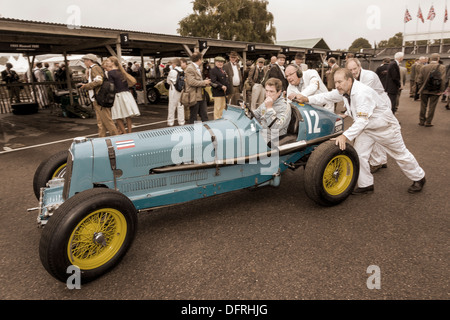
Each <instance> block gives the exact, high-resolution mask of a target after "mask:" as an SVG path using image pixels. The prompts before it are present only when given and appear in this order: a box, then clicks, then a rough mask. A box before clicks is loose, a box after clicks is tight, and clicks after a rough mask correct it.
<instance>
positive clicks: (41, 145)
mask: <svg viewBox="0 0 450 320" xmlns="http://www.w3.org/2000/svg"><path fill="white" fill-rule="evenodd" d="M165 122H167V120H162V121H157V122H151V123H146V124H141V125H137V126H133V128H140V127H146V126H153V125H156V124H160V123H165ZM94 136H98V134H97V133H94V134H89V135H86V136H84V137H94ZM72 140H73V138H69V139H63V140H58V141H52V142H47V143H41V144H36V145H33V146H26V147H22V148H17V149H10V150H4V151H0V154H4V153H10V152H14V151H21V150H26V149H32V148H39V147H44V146H48V145H51V144H57V143H61V142H67V141H72Z"/></svg>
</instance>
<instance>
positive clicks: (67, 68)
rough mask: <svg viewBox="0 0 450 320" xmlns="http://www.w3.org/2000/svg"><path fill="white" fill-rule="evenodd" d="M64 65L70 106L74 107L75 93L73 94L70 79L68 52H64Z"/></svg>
mask: <svg viewBox="0 0 450 320" xmlns="http://www.w3.org/2000/svg"><path fill="white" fill-rule="evenodd" d="M64 64H65V65H66V81H67V89H68V90H69V101H70V105H71V106H72V105H73V92H72V79H71V78H70V67H69V61H68V60H67V52H65V51H64Z"/></svg>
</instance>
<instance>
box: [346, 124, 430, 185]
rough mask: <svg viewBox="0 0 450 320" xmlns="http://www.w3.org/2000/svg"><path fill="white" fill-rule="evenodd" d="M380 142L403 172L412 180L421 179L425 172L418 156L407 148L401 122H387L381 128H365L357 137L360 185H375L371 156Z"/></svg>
mask: <svg viewBox="0 0 450 320" xmlns="http://www.w3.org/2000/svg"><path fill="white" fill-rule="evenodd" d="M377 143H378V144H379V145H380V146H381V147H382V148H383V149H384V150H385V151H386V153H387V154H388V155H389V156H391V157H392V158H393V159H394V160H395V161H396V162H397V164H398V166H399V167H400V169H401V170H402V171H403V173H404V174H405V175H406V177H408V178H409V179H411V180H412V181H419V180H420V179H422V178H423V177H424V176H425V172H424V171H423V169H422V168H421V167H420V166H419V164H418V163H417V160H416V158H414V156H413V155H412V153H411V152H410V151H409V150H408V149H407V148H406V146H405V143H404V142H403V138H402V134H401V131H400V125H399V124H387V123H386V125H385V126H383V127H381V128H377V129H376V130H375V129H367V128H366V129H365V130H364V131H363V132H362V133H361V134H360V135H359V136H358V137H357V138H356V139H355V143H354V145H353V146H354V148H355V150H356V152H358V157H359V166H360V170H359V178H358V187H360V188H364V187H368V186H370V185H373V176H372V174H371V173H370V165H369V157H370V155H371V153H372V150H373V147H374V145H375V144H377Z"/></svg>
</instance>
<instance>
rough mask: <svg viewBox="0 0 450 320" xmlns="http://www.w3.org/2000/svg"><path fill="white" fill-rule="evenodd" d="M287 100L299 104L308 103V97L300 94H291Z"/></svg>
mask: <svg viewBox="0 0 450 320" xmlns="http://www.w3.org/2000/svg"><path fill="white" fill-rule="evenodd" d="M288 98H289V100H295V101H298V102H299V103H305V102H308V101H309V100H308V97H305V96H303V95H301V94H300V93H297V94H295V93H291V94H290V95H289V96H288Z"/></svg>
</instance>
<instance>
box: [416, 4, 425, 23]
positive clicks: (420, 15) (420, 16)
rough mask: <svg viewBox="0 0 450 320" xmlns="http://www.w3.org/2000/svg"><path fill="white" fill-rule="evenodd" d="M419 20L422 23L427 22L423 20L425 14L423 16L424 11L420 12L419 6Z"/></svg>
mask: <svg viewBox="0 0 450 320" xmlns="http://www.w3.org/2000/svg"><path fill="white" fill-rule="evenodd" d="M417 18H419V19H420V20H422V23H424V22H425V20H423V14H422V10H420V6H419V12H417Z"/></svg>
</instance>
